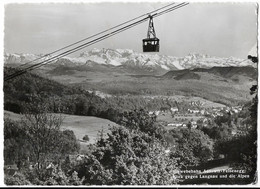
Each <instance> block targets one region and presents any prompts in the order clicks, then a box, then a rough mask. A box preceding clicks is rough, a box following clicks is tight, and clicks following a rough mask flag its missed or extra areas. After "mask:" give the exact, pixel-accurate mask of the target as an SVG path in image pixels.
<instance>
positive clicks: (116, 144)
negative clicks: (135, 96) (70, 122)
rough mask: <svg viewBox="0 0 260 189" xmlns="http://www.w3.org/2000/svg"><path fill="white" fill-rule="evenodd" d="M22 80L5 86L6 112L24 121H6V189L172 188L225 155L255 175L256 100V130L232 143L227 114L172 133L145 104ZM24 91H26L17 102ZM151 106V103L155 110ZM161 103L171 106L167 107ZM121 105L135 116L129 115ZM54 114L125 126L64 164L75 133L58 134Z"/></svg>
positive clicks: (74, 145) (252, 111) (58, 118)
mask: <svg viewBox="0 0 260 189" xmlns="http://www.w3.org/2000/svg"><path fill="white" fill-rule="evenodd" d="M22 77H24V80H22V79H21V80H17V79H15V80H14V81H11V83H10V85H9V84H8V85H7V84H5V86H4V90H5V93H6V92H7V96H5V108H6V109H10V110H13V108H14V109H15V111H18V112H19V113H22V114H23V119H22V120H21V121H19V122H15V121H11V120H8V119H6V120H5V125H4V146H5V148H4V159H5V163H6V164H12V163H15V164H17V166H18V169H19V171H18V173H17V174H15V175H14V176H8V175H6V177H5V183H6V184H10V185H13V184H14V185H15V184H35V185H103V184H105V185H148V184H157V185H158V184H159V185H172V184H176V183H181V182H182V180H179V179H178V174H179V173H178V170H180V169H186V168H187V167H189V166H197V165H200V164H203V163H205V162H207V161H208V160H209V159H212V158H213V157H214V155H215V156H216V154H217V155H218V154H225V156H226V157H227V158H229V159H230V160H232V161H233V162H234V164H233V166H234V167H239V166H242V168H243V169H247V170H249V171H250V174H252V175H253V174H254V173H255V168H256V125H257V113H256V109H257V96H256V97H255V98H254V99H253V102H252V104H251V106H250V107H249V111H250V116H251V117H250V120H249V121H248V120H247V123H250V124H251V126H252V127H251V129H250V130H248V132H247V133H245V134H244V135H243V136H235V137H230V133H231V130H232V127H233V124H232V121H233V120H232V118H231V116H230V115H228V114H227V115H225V116H224V117H222V118H216V119H215V120H214V122H212V125H211V127H209V128H200V129H193V128H191V127H188V128H182V129H176V130H171V131H167V130H166V129H164V127H163V126H161V125H159V123H157V122H156V116H155V115H153V116H150V115H149V114H148V112H147V110H145V109H139V108H140V107H142V105H143V104H145V103H146V102H145V101H142V100H140V101H137V102H136V104H135V103H134V101H133V102H132V101H130V100H129V101H126V102H125V104H124V105H122V106H121V107H119V108H116V104H120V102H121V101H120V98H117V99H116V98H114V101H113V100H112V101H111V102H108V101H106V100H105V99H102V98H99V97H97V96H96V95H94V94H90V93H88V92H86V91H84V90H82V91H80V89H75V88H66V87H65V86H60V85H58V84H57V83H55V82H54V85H52V84H53V83H48V84H47V83H45V84H41V80H44V79H42V78H40V77H39V78H38V77H37V78H35V76H33V75H31V74H29V73H27V74H25V75H23V76H22ZM30 79H31V80H33V86H30V84H29V82H31V80H30ZM44 82H45V80H44ZM46 82H47V81H46ZM51 82H52V81H51ZM18 85H20V88H19V87H18ZM27 85H28V86H27ZM45 85H47V86H45ZM56 85H57V86H56ZM21 86H27V87H25V88H22V87H21ZM54 86H56V87H57V88H55V87H54ZM17 87H18V88H17ZM19 90H20V91H22V92H20V93H19V94H18V95H17V93H18V91H19ZM47 91H48V92H47ZM252 91H253V92H254V90H253V89H252ZM49 92H50V93H49ZM112 99H113V98H112ZM114 102H117V103H115V104H114V105H113V103H114ZM128 102H129V104H128ZM133 104H135V105H136V106H135V105H134V106H132V105H133ZM154 104H156V102H155V101H152V105H151V107H152V106H154ZM159 104H160V105H165V104H166V105H168V106H169V102H168V101H161V102H160V103H159ZM146 105H147V104H146ZM123 106H125V107H127V106H131V107H132V108H133V107H134V108H135V110H133V111H126V110H125V109H124V108H122V107H123ZM53 113H69V114H77V115H90V116H98V117H103V118H106V119H110V120H112V121H115V122H116V123H118V124H119V125H120V126H118V127H113V128H111V130H110V132H109V133H107V134H104V133H102V134H101V135H100V137H99V138H98V140H97V143H96V144H94V145H93V146H92V147H91V150H90V151H89V152H88V153H87V154H85V157H84V158H83V159H82V161H81V162H80V163H78V164H73V163H71V162H68V161H66V159H65V157H66V156H68V155H71V154H76V153H78V152H79V148H80V147H79V144H78V142H77V140H76V137H75V135H74V133H73V131H70V130H65V131H61V130H60V125H61V123H62V117H61V116H57V114H53ZM104 135H106V136H104ZM83 140H87V137H84V139H83ZM236 163H237V164H236ZM30 165H31V166H32V167H30ZM48 167H49V168H48Z"/></svg>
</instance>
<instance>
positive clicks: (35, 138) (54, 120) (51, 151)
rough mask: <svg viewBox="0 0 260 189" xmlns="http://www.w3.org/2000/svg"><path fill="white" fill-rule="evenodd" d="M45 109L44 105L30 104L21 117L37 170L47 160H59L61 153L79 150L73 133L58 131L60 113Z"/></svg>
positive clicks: (60, 121)
mask: <svg viewBox="0 0 260 189" xmlns="http://www.w3.org/2000/svg"><path fill="white" fill-rule="evenodd" d="M28 107H29V106H28ZM35 109H37V110H35ZM47 109H48V107H46V106H45V105H42V106H40V107H39V105H38V106H37V105H35V106H30V109H28V112H27V113H26V114H24V118H23V119H22V125H23V129H24V130H25V131H26V138H27V140H28V143H29V144H30V147H31V149H32V151H31V155H32V156H33V160H34V162H35V163H36V164H37V169H38V170H40V169H41V168H43V167H45V166H46V163H47V162H48V161H52V160H59V158H61V157H62V154H65V153H73V152H76V151H78V150H79V144H77V141H76V137H75V135H74V133H73V132H72V131H63V132H62V131H60V126H61V123H62V117H61V115H56V114H51V113H47Z"/></svg>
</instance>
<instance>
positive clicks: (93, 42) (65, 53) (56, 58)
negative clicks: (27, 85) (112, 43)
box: [4, 3, 189, 81]
mask: <svg viewBox="0 0 260 189" xmlns="http://www.w3.org/2000/svg"><path fill="white" fill-rule="evenodd" d="M188 4H189V3H181V4H178V5H176V6H174V7H170V8H168V9H166V10H163V11H161V12H159V13H155V14H153V15H152V16H153V17H157V16H160V15H162V14H165V13H168V12H171V11H173V10H176V9H179V8H181V7H183V6H186V5H188ZM161 9H162V8H161ZM153 12H155V11H153ZM146 15H147V14H146ZM149 17H150V15H148V16H146V17H145V18H143V19H141V20H138V21H136V22H134V23H132V24H129V25H127V26H124V27H123V28H120V29H117V30H115V31H113V32H110V33H108V34H106V35H103V36H101V37H98V38H96V39H94V40H91V41H89V42H87V43H84V44H82V45H79V46H77V47H75V48H72V49H70V50H67V51H65V52H63V53H60V54H58V55H56V56H54V57H51V58H49V59H48V60H44V61H42V62H40V63H37V64H34V65H31V66H29V67H27V68H25V69H23V70H19V71H17V72H15V73H13V74H10V75H8V76H6V77H5V79H4V80H5V81H7V80H9V79H12V78H14V77H17V76H19V75H22V74H24V73H26V72H27V71H29V70H33V69H37V68H39V67H41V66H43V65H46V64H48V63H51V62H53V61H55V60H58V59H60V58H62V57H64V56H66V55H69V54H71V53H74V52H76V51H79V50H81V49H83V48H85V47H88V46H90V45H93V44H95V43H97V42H99V41H102V40H104V39H106V38H109V37H111V36H113V35H116V34H118V33H120V32H122V31H125V30H127V29H129V28H132V27H134V26H136V25H138V24H140V23H143V22H145V21H146V20H147V19H149ZM113 28H115V27H113ZM96 35H98V34H96ZM94 36H95V35H94ZM71 46H72V45H71ZM57 51H58V50H57Z"/></svg>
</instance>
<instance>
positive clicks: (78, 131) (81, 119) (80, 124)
mask: <svg viewBox="0 0 260 189" xmlns="http://www.w3.org/2000/svg"><path fill="white" fill-rule="evenodd" d="M57 115H58V116H59V115H61V116H62V118H63V122H62V125H61V130H66V129H69V130H72V131H73V132H74V134H75V136H76V138H77V139H78V140H80V141H81V142H80V143H81V144H89V143H95V141H96V138H97V136H98V132H99V131H100V130H102V129H103V131H104V134H105V133H107V132H108V129H109V127H112V126H117V124H116V123H114V122H112V121H109V120H107V119H102V118H97V117H92V116H75V115H67V114H57ZM21 117H22V115H20V114H16V113H13V112H10V111H4V118H10V119H12V120H15V121H19V120H20V119H21ZM85 135H88V136H89V139H90V140H89V142H88V143H85V142H82V138H83V137H84V136H85Z"/></svg>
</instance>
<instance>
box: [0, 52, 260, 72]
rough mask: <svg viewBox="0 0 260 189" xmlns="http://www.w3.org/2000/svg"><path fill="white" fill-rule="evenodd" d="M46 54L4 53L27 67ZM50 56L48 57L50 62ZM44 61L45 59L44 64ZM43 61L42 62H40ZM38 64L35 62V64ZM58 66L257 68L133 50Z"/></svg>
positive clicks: (69, 59)
mask: <svg viewBox="0 0 260 189" xmlns="http://www.w3.org/2000/svg"><path fill="white" fill-rule="evenodd" d="M41 56H42V55H35V54H8V53H5V54H4V62H5V64H24V63H27V62H30V61H33V60H35V59H37V58H40V57H41ZM48 58H50V56H49V57H45V59H48ZM42 60H43V59H41V61H42ZM39 61H40V60H38V62H39ZM34 63H35V62H31V64H34ZM53 63H55V64H56V65H64V66H70V67H72V66H80V65H86V66H91V67H93V66H95V65H108V66H124V67H138V68H140V67H142V68H150V69H161V70H165V71H169V70H182V69H192V68H211V67H214V66H218V67H227V66H234V67H242V66H253V67H255V66H256V65H255V64H253V63H252V62H251V61H250V60H247V59H245V60H242V59H238V58H234V57H229V58H219V57H212V56H209V55H202V54H198V53H191V54H189V55H187V56H185V57H173V56H166V55H159V54H154V53H138V52H135V51H133V50H130V49H116V50H113V49H96V48H95V49H92V50H90V51H86V52H83V53H81V54H80V56H78V57H63V58H60V59H59V60H56V61H55V62H53Z"/></svg>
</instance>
